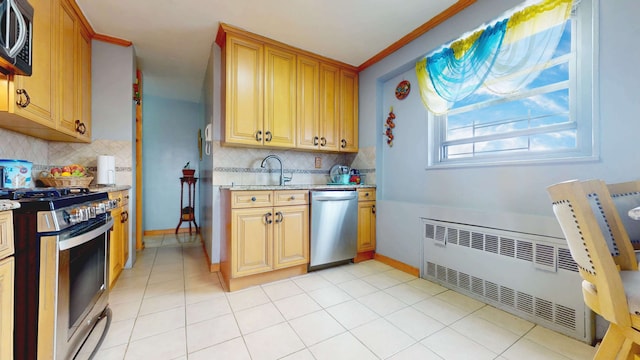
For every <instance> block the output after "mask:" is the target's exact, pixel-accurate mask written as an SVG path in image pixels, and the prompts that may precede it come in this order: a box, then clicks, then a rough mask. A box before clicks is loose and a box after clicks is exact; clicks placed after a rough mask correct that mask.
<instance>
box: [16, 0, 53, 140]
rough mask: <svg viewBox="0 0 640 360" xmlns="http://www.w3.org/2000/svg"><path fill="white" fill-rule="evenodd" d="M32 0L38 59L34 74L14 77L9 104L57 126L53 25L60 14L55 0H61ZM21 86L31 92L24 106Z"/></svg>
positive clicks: (34, 55)
mask: <svg viewBox="0 0 640 360" xmlns="http://www.w3.org/2000/svg"><path fill="white" fill-rule="evenodd" d="M29 3H30V4H31V5H32V6H33V9H34V11H35V13H36V14H37V15H36V16H35V17H34V23H33V39H35V41H34V42H33V43H32V52H31V55H32V58H33V59H34V60H33V66H32V75H31V76H15V77H14V79H13V82H12V83H11V84H12V86H13V88H11V89H10V91H11V96H9V102H10V103H9V106H10V107H12V108H14V109H15V113H16V114H18V115H20V116H23V117H25V118H28V119H31V120H33V121H35V122H37V123H40V124H44V125H46V126H48V127H50V128H54V129H55V127H56V124H55V110H56V108H55V99H56V94H55V85H54V84H55V78H54V76H55V75H56V74H57V73H56V71H54V69H55V68H56V66H55V60H57V59H56V58H55V56H57V50H56V47H55V46H54V44H55V41H57V37H56V34H57V33H56V32H55V31H54V28H53V20H54V18H53V17H54V16H55V15H54V14H56V12H54V9H57V5H55V6H53V5H52V4H54V3H55V4H57V0H30V1H29ZM17 90H25V91H26V92H27V94H28V95H29V99H30V102H29V105H27V106H26V107H24V108H23V107H20V106H17V105H16V101H18V99H19V95H17V94H16V91H17ZM23 98H24V97H23Z"/></svg>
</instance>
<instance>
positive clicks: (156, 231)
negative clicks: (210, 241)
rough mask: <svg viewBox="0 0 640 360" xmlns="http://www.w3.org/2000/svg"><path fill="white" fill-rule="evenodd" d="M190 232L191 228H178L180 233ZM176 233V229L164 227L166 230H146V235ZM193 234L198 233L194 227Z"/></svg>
mask: <svg viewBox="0 0 640 360" xmlns="http://www.w3.org/2000/svg"><path fill="white" fill-rule="evenodd" d="M188 232H189V228H180V229H178V233H180V234H183V233H188ZM175 233H176V229H164V230H162V229H161V230H145V231H144V236H154V235H167V234H175ZM191 233H192V234H194V233H195V234H197V233H196V232H195V231H194V230H193V229H192V230H191Z"/></svg>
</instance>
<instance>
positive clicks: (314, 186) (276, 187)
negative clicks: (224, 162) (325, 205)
mask: <svg viewBox="0 0 640 360" xmlns="http://www.w3.org/2000/svg"><path fill="white" fill-rule="evenodd" d="M375 188H376V186H375V185H370V184H364V185H326V184H290V185H282V186H281V185H220V190H231V191H259V190H357V189H375Z"/></svg>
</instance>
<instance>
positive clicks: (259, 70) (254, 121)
mask: <svg viewBox="0 0 640 360" xmlns="http://www.w3.org/2000/svg"><path fill="white" fill-rule="evenodd" d="M225 62H226V64H227V65H226V73H225V78H226V82H225V96H226V97H225V115H224V121H225V138H224V141H225V142H226V143H230V144H245V145H261V144H262V139H263V135H264V131H263V129H262V124H263V115H262V114H263V113H262V111H263V101H264V99H263V80H264V47H263V46H262V44H260V43H259V42H256V41H251V40H249V39H244V38H240V37H236V36H233V35H231V36H229V37H228V38H227V46H226V49H225Z"/></svg>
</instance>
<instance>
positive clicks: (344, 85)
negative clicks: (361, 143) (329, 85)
mask: <svg viewBox="0 0 640 360" xmlns="http://www.w3.org/2000/svg"><path fill="white" fill-rule="evenodd" d="M340 151H343V152H358V74H357V73H355V72H353V71H348V70H344V69H343V70H341V71H340Z"/></svg>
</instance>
